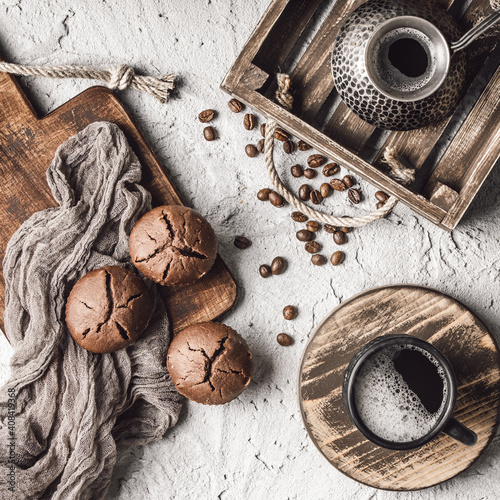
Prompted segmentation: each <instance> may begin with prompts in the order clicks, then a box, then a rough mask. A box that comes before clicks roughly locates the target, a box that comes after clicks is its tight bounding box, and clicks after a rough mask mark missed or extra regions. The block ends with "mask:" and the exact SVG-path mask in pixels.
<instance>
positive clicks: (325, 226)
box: [323, 224, 338, 234]
mask: <svg viewBox="0 0 500 500" xmlns="http://www.w3.org/2000/svg"><path fill="white" fill-rule="evenodd" d="M323 229H324V230H325V231H326V232H327V233H330V234H333V233H334V232H335V231H338V229H337V228H336V227H335V226H332V225H331V224H323Z"/></svg>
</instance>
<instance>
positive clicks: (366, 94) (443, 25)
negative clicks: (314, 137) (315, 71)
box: [332, 0, 498, 130]
mask: <svg viewBox="0 0 500 500" xmlns="http://www.w3.org/2000/svg"><path fill="white" fill-rule="evenodd" d="M495 15H496V16H498V13H496V14H495ZM497 20H498V17H495V18H493V17H492V16H490V18H489V19H487V20H484V21H483V22H481V23H480V25H478V26H476V27H475V28H473V30H471V32H469V33H467V34H466V35H464V37H462V39H460V40H459V38H460V35H461V31H460V28H459V27H458V25H457V23H456V22H455V21H454V20H453V18H452V17H451V16H450V15H449V14H448V13H447V12H445V11H444V10H443V9H442V8H441V7H439V6H438V5H437V3H436V2H433V1H432V0H418V1H414V0H369V1H368V2H366V3H365V4H363V5H361V6H360V7H359V8H358V9H356V10H355V11H354V12H353V13H352V14H351V15H350V16H349V17H348V19H347V20H346V21H345V23H344V25H343V26H342V29H341V31H340V33H339V35H338V37H337V39H336V41H335V44H334V47H333V54H332V71H333V80H334V83H335V87H336V88H337V91H338V92H339V94H340V97H341V98H342V99H343V100H344V102H345V103H346V104H347V106H349V108H351V110H352V111H354V113H356V114H357V115H358V116H359V117H360V118H362V119H363V120H365V121H367V122H368V123H370V124H372V125H374V126H376V127H379V128H384V129H390V130H410V129H414V128H418V127H422V126H424V125H427V124H429V123H431V122H433V121H436V120H438V119H440V118H442V117H444V116H445V115H447V114H448V113H449V112H450V111H451V110H452V109H453V108H454V107H455V105H456V104H457V102H458V100H459V98H460V96H461V94H462V93H463V90H464V85H465V78H466V72H467V64H466V63H467V59H466V57H467V56H466V52H465V51H461V49H462V48H464V47H465V46H466V45H468V44H469V43H470V42H471V41H472V40H473V39H474V38H475V37H476V36H477V34H478V33H479V32H483V31H484V29H485V26H486V25H488V26H491V24H492V23H494V22H496V21H497ZM485 21H486V22H485ZM488 23H489V24H488ZM473 31H475V33H474V32H473ZM457 40H458V42H456V43H455V44H453V43H452V42H453V41H457ZM450 46H451V50H450Z"/></svg>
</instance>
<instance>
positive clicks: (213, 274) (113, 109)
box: [0, 73, 237, 332]
mask: <svg viewBox="0 0 500 500" xmlns="http://www.w3.org/2000/svg"><path fill="white" fill-rule="evenodd" d="M101 120H107V121H111V122H113V123H116V124H117V125H118V126H119V127H120V128H121V129H122V130H123V131H124V133H125V135H126V137H127V140H128V142H129V144H130V145H131V147H132V149H133V150H134V152H135V153H136V155H137V157H138V158H139V161H140V162H141V165H142V167H143V168H142V172H143V176H142V184H143V185H144V186H145V187H146V188H147V189H148V190H149V191H150V192H151V194H152V197H153V204H154V205H163V204H180V203H182V202H181V200H180V197H179V195H178V193H177V191H176V190H175V188H174V186H173V185H172V184H171V182H170V180H169V179H168V177H167V175H166V173H165V171H164V170H163V168H162V167H161V165H160V164H159V162H158V160H157V158H156V157H155V155H154V153H153V151H152V150H151V148H150V147H149V145H148V144H147V142H146V141H145V139H144V137H143V136H142V134H141V132H140V131H139V129H138V128H137V127H136V125H135V124H134V122H133V121H132V119H131V118H130V116H129V115H128V114H127V112H126V111H125V109H124V108H123V106H122V104H121V103H120V101H119V100H118V98H117V97H116V96H115V95H114V94H113V93H112V92H111V91H110V90H109V89H106V88H104V87H94V88H91V89H89V90H86V91H85V92H83V93H81V94H80V95H78V96H76V97H75V98H74V99H71V100H70V101H68V102H67V103H65V104H63V105H62V106H61V107H59V108H58V109H56V110H55V111H53V112H52V113H50V114H48V115H47V116H45V117H43V118H38V116H37V115H36V113H35V111H34V110H33V108H32V106H31V103H30V102H29V101H28V99H27V98H26V96H25V94H24V92H23V91H22V89H21V88H20V86H19V85H18V83H17V82H16V80H15V79H14V78H13V77H11V76H10V75H6V74H4V73H0V265H1V262H2V261H3V257H4V255H5V248H6V245H7V242H8V240H9V239H10V237H11V236H12V234H13V233H14V231H15V230H16V229H17V228H18V227H19V226H20V225H21V223H22V222H24V221H25V220H26V219H27V218H28V217H29V216H30V215H32V214H33V213H34V212H36V211H39V210H43V209H45V208H48V207H53V206H55V202H54V200H53V198H52V196H51V193H50V190H49V188H48V186H47V182H46V178H45V174H46V170H47V168H48V167H49V165H50V163H51V161H52V158H53V156H54V153H55V150H56V149H57V147H58V146H59V145H60V144H61V143H62V142H64V141H65V140H66V139H68V138H69V137H70V136H72V135H74V134H76V133H77V132H79V131H80V130H82V129H84V128H85V127H86V126H87V125H88V124H89V123H92V122H95V121H101ZM161 288H162V294H163V296H164V298H165V301H166V306H167V310H168V312H169V316H170V319H171V323H172V329H173V331H174V332H178V331H180V330H181V329H182V328H185V327H186V326H189V325H190V324H193V323H197V322H200V321H208V320H212V319H215V318H216V317H218V316H220V315H222V314H223V313H225V312H226V311H228V310H229V309H230V308H231V307H232V306H233V304H234V302H235V300H236V292H237V289H236V283H235V282H234V279H233V278H232V276H231V274H230V272H229V270H228V269H227V267H226V265H225V264H224V262H223V261H222V259H221V258H220V257H218V258H217V260H216V263H215V265H214V267H213V269H212V270H211V271H210V272H209V273H208V274H207V275H206V276H205V277H203V278H202V279H201V280H199V281H198V282H197V283H195V284H194V285H189V286H186V287H161ZM4 294H5V283H4V280H3V274H2V273H1V272H0V329H2V330H3V312H4V308H5V302H4V300H5V299H4Z"/></svg>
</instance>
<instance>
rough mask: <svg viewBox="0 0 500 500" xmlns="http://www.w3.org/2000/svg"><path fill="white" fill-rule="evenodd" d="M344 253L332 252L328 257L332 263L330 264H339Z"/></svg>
mask: <svg viewBox="0 0 500 500" xmlns="http://www.w3.org/2000/svg"><path fill="white" fill-rule="evenodd" d="M344 257H345V254H344V252H342V251H340V250H339V251H337V252H334V253H333V254H332V256H331V257H330V262H331V263H332V266H338V265H339V264H342V262H343V260H344Z"/></svg>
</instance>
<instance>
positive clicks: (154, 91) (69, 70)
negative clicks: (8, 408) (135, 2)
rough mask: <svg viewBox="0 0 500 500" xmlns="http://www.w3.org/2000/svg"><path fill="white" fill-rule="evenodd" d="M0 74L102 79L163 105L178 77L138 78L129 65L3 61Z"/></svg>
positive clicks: (0, 65) (117, 87)
mask: <svg viewBox="0 0 500 500" xmlns="http://www.w3.org/2000/svg"><path fill="white" fill-rule="evenodd" d="M0 72H4V73H11V74H13V75H19V76H45V77H48V78H86V79H90V80H101V81H103V82H104V83H106V84H107V86H108V87H109V88H110V89H113V90H124V89H126V88H128V87H131V88H133V89H136V90H140V91H142V92H146V93H148V94H151V95H153V96H154V97H156V98H157V99H158V100H159V101H160V102H162V103H164V102H166V101H168V98H169V96H170V92H171V91H172V90H173V88H174V79H175V75H173V74H169V75H164V76H161V77H158V78H155V77H152V76H141V75H136V74H135V72H134V69H133V68H131V67H130V66H127V65H126V64H122V65H120V66H110V67H109V68H106V69H102V70H101V69H97V68H92V67H90V66H66V65H62V66H23V65H21V64H12V63H6V62H0Z"/></svg>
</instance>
